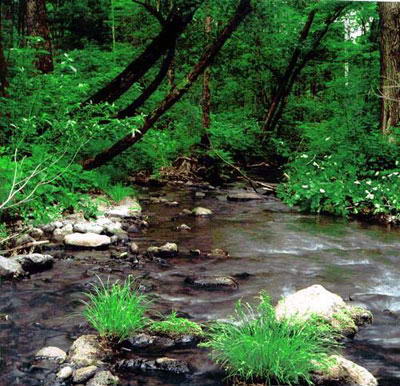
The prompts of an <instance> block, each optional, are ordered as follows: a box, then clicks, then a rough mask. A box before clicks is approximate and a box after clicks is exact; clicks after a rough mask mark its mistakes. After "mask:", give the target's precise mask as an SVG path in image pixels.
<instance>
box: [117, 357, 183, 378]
mask: <svg viewBox="0 0 400 386" xmlns="http://www.w3.org/2000/svg"><path fill="white" fill-rule="evenodd" d="M117 368H118V369H119V370H122V371H132V372H135V371H138V370H140V371H143V372H147V371H163V372H168V373H171V374H188V373H190V368H189V365H188V364H187V363H186V362H184V361H181V360H178V359H173V358H167V357H163V358H158V359H156V360H150V359H144V358H136V359H129V360H127V359H125V360H122V361H120V362H118V364H117Z"/></svg>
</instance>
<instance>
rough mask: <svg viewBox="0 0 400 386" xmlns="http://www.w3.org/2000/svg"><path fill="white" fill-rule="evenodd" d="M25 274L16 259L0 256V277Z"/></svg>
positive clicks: (16, 276)
mask: <svg viewBox="0 0 400 386" xmlns="http://www.w3.org/2000/svg"><path fill="white" fill-rule="evenodd" d="M24 274H25V272H24V270H23V269H22V266H21V264H20V263H18V262H17V261H15V260H13V259H11V258H7V257H3V256H0V277H1V278H7V279H11V278H18V277H21V276H23V275H24Z"/></svg>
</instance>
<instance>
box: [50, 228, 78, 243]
mask: <svg viewBox="0 0 400 386" xmlns="http://www.w3.org/2000/svg"><path fill="white" fill-rule="evenodd" d="M73 232H74V228H73V226H72V224H67V225H64V226H63V227H62V228H56V229H55V230H54V232H53V239H54V240H56V241H64V239H65V236H67V235H70V234H71V233H73Z"/></svg>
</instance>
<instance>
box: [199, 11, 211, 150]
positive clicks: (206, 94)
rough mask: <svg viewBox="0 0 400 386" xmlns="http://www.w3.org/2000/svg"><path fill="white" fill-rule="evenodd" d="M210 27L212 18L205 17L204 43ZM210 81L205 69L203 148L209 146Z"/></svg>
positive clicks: (208, 39) (209, 72) (209, 33)
mask: <svg viewBox="0 0 400 386" xmlns="http://www.w3.org/2000/svg"><path fill="white" fill-rule="evenodd" d="M211 27H212V18H211V16H206V18H205V22H204V31H205V34H206V41H207V42H209V41H210V40H211V39H210V35H211ZM210 80H211V68H210V67H207V68H206V69H205V71H204V75H203V95H202V100H201V107H202V110H203V130H204V133H203V135H202V136H201V143H202V144H203V145H204V146H207V147H208V146H209V145H210V143H209V138H208V130H209V129H210V126H211V89H210Z"/></svg>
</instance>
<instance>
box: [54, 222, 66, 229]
mask: <svg viewBox="0 0 400 386" xmlns="http://www.w3.org/2000/svg"><path fill="white" fill-rule="evenodd" d="M52 225H54V227H55V228H62V227H63V226H64V224H63V223H62V221H54V222H53V224H52Z"/></svg>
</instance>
